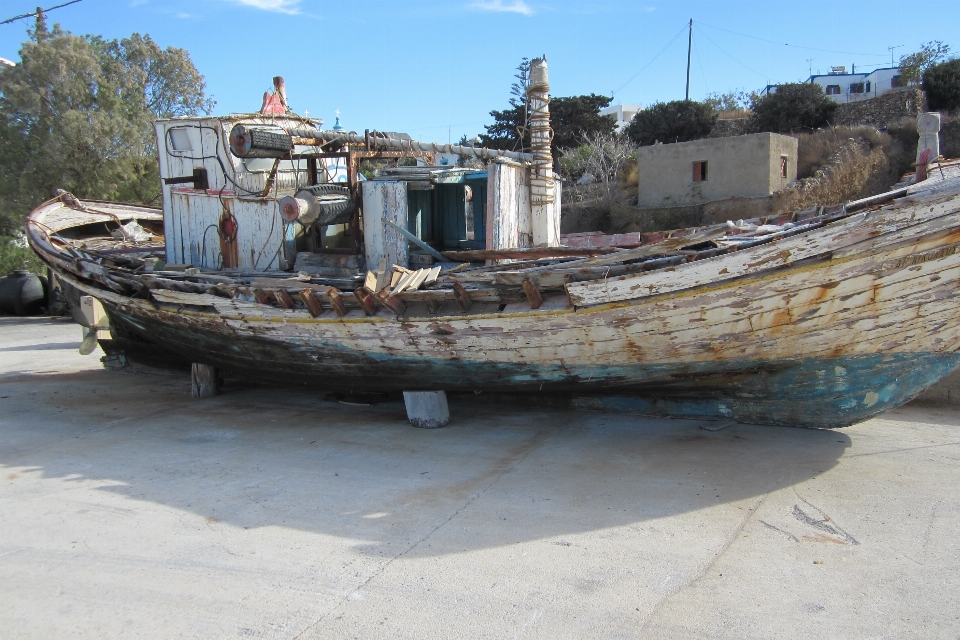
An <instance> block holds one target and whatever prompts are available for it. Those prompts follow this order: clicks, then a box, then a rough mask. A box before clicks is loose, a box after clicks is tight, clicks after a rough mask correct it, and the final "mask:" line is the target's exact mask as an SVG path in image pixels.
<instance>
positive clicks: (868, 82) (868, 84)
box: [866, 80, 870, 93]
mask: <svg viewBox="0 0 960 640" xmlns="http://www.w3.org/2000/svg"><path fill="white" fill-rule="evenodd" d="M866 89H867V93H870V81H869V80H868V81H867V87H866Z"/></svg>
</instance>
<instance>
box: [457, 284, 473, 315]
mask: <svg viewBox="0 0 960 640" xmlns="http://www.w3.org/2000/svg"><path fill="white" fill-rule="evenodd" d="M453 292H454V296H455V297H456V299H457V304H459V305H460V309H461V310H462V311H463V312H464V313H466V312H468V311H470V306H471V305H472V304H473V301H472V300H471V299H470V294H469V293H467V290H466V289H465V288H464V286H463V285H462V284H460V283H459V282H454V283H453Z"/></svg>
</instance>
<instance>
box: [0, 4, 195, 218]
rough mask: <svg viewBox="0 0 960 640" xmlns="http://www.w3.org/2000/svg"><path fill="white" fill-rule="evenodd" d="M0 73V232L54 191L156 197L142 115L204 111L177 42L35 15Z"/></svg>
mask: <svg viewBox="0 0 960 640" xmlns="http://www.w3.org/2000/svg"><path fill="white" fill-rule="evenodd" d="M20 58H21V62H20V63H19V64H17V65H16V66H14V67H5V68H3V69H2V71H0V233H2V234H9V233H11V232H12V231H13V229H16V228H18V227H20V225H21V224H22V221H23V217H24V216H25V215H26V213H28V212H29V211H30V210H31V209H32V208H33V207H35V206H36V205H37V204H39V203H40V202H42V201H43V200H45V199H47V198H49V197H50V196H51V194H52V193H53V190H54V189H56V188H62V189H66V190H67V191H70V192H72V193H74V194H76V195H77V196H78V197H80V198H90V199H103V200H124V201H130V202H138V203H145V204H156V202H157V201H158V199H159V193H160V185H159V171H158V167H157V159H156V141H155V134H154V131H153V126H152V120H153V119H154V118H156V117H166V116H173V115H188V114H197V113H209V112H210V110H211V108H212V107H213V101H212V100H210V99H209V98H207V97H206V96H205V95H204V80H203V76H201V75H200V74H199V73H198V72H197V70H196V68H195V67H194V66H193V64H192V62H190V57H189V55H188V54H187V52H186V51H184V50H182V49H175V48H167V49H161V48H160V47H159V46H158V45H157V44H156V43H155V42H153V40H151V39H150V38H149V36H141V35H139V34H134V35H132V36H131V37H130V38H126V39H123V40H110V41H108V40H104V39H102V38H100V37H97V36H84V37H81V36H75V35H73V34H71V33H69V32H67V31H64V30H62V29H61V28H60V26H59V25H55V26H54V27H53V29H52V30H48V29H47V27H46V24H45V23H44V21H43V19H42V18H39V19H38V20H37V25H36V27H35V28H34V29H33V30H32V31H31V32H30V39H29V40H28V41H27V42H25V43H24V44H23V45H22V48H21V50H20Z"/></svg>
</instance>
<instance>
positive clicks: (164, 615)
mask: <svg viewBox="0 0 960 640" xmlns="http://www.w3.org/2000/svg"><path fill="white" fill-rule="evenodd" d="M80 332H81V330H80V328H79V327H78V326H76V325H74V324H72V323H70V322H69V321H66V320H60V319H44V318H30V319H22V318H21V319H17V318H0V465H2V475H0V636H2V637H3V638H65V637H70V638H73V637H76V638H119V637H137V638H180V637H183V638H424V637H430V638H507V637H509V638H525V637H526V638H570V637H584V638H592V637H596V638H693V637H709V638H737V639H742V638H816V639H818V640H820V639H823V638H886V637H890V638H957V637H958V636H960V588H958V587H960V584H958V583H960V571H958V569H960V548H958V546H960V545H958V538H957V534H956V532H957V531H958V529H960V516H958V507H960V412H958V410H957V409H955V408H935V407H922V406H907V407H904V408H902V409H899V410H897V411H894V412H891V413H888V414H886V415H884V416H881V417H880V418H877V419H873V420H870V421H868V422H864V423H862V424H858V425H855V426H853V427H849V428H847V429H841V430H834V431H813V430H803V429H787V428H774V427H759V426H751V425H733V426H729V427H727V428H723V429H720V430H707V429H704V428H703V427H704V426H711V425H705V424H704V423H700V422H697V421H693V420H660V419H651V418H645V417H639V416H630V415H618V414H603V413H593V412H562V411H554V410H547V409H543V408H525V407H523V406H520V405H503V404H498V403H491V402H487V401H485V398H484V396H482V395H480V396H474V397H462V396H461V397H451V402H450V405H451V406H450V408H451V415H452V422H451V425H450V426H449V427H446V428H443V429H437V430H419V429H414V428H412V427H410V426H409V424H408V423H407V422H406V420H405V417H404V410H403V404H402V402H401V401H397V402H386V403H382V404H377V405H374V406H348V405H344V404H338V403H335V402H329V401H325V400H324V399H323V397H324V393H323V392H322V391H321V390H313V389H306V388H303V387H299V388H266V387H257V386H253V385H249V384H245V383H242V382H239V381H233V380H231V381H228V385H227V387H226V388H225V393H224V394H223V395H221V396H219V397H217V398H213V399H208V400H202V401H198V400H194V399H192V398H191V397H190V393H189V376H188V375H187V374H182V373H176V372H175V373H165V374H159V373H149V372H142V371H141V372H131V371H109V370H105V369H103V368H102V367H101V366H100V363H99V361H98V358H97V357H96V356H98V355H100V353H99V352H97V354H96V356H86V357H84V356H80V355H78V354H77V348H78V346H79V342H80Z"/></svg>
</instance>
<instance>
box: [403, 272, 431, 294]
mask: <svg viewBox="0 0 960 640" xmlns="http://www.w3.org/2000/svg"><path fill="white" fill-rule="evenodd" d="M430 271H432V269H418V270H417V272H416V273H415V274H414V275H413V278H412V279H411V280H410V282H408V283H407V286H406V289H407V290H409V291H416V290H417V289H419V288H420V285H422V284H423V281H424V280H426V279H427V276H428V275H430Z"/></svg>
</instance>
